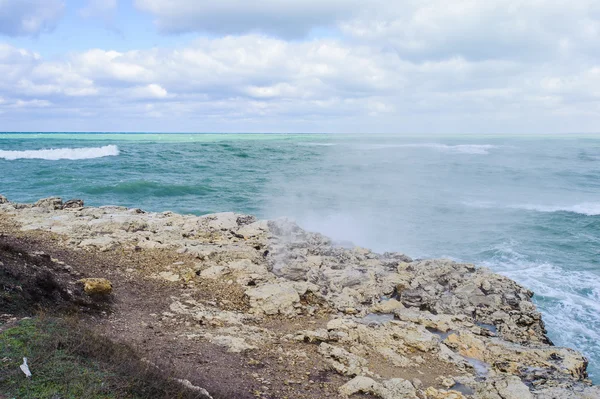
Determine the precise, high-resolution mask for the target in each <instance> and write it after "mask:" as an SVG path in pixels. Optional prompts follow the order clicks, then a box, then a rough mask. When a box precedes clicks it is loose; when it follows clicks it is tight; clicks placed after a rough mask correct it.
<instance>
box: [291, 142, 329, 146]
mask: <svg viewBox="0 0 600 399" xmlns="http://www.w3.org/2000/svg"><path fill="white" fill-rule="evenodd" d="M298 145H299V146H301V147H331V146H334V145H335V143H313V142H305V143H298Z"/></svg>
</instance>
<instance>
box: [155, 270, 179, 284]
mask: <svg viewBox="0 0 600 399" xmlns="http://www.w3.org/2000/svg"><path fill="white" fill-rule="evenodd" d="M158 276H159V277H160V278H161V279H163V280H166V281H170V282H172V283H174V282H176V281H179V274H175V273H173V272H160V273H158Z"/></svg>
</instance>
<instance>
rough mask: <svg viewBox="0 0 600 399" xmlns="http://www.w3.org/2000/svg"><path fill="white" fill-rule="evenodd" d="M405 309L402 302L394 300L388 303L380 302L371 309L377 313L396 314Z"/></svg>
mask: <svg viewBox="0 0 600 399" xmlns="http://www.w3.org/2000/svg"><path fill="white" fill-rule="evenodd" d="M399 309H404V305H403V304H402V302H399V301H397V300H396V299H394V298H392V299H389V300H387V301H383V302H379V303H377V304H375V305H373V307H372V308H371V310H372V311H373V312H375V313H394V312H395V311H396V310H399Z"/></svg>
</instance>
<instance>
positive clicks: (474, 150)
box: [366, 143, 497, 155]
mask: <svg viewBox="0 0 600 399" xmlns="http://www.w3.org/2000/svg"><path fill="white" fill-rule="evenodd" d="M496 147H497V146H495V145H491V144H457V145H448V144H441V143H411V144H373V145H369V146H367V147H366V148H368V149H374V150H377V149H386V148H427V149H432V150H436V151H440V152H447V153H454V154H477V155H487V154H489V150H491V149H492V148H496Z"/></svg>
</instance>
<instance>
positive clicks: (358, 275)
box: [0, 196, 600, 399]
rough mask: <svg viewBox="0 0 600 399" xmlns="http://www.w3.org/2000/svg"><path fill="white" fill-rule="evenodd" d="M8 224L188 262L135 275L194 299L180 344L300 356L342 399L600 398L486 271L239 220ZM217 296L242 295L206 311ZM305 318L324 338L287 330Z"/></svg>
mask: <svg viewBox="0 0 600 399" xmlns="http://www.w3.org/2000/svg"><path fill="white" fill-rule="evenodd" d="M0 215H1V216H2V217H10V218H12V219H13V220H14V221H15V223H17V224H18V225H19V226H20V229H21V230H22V231H35V230H40V231H44V232H51V233H56V234H59V235H61V236H64V237H65V245H66V246H68V247H69V248H71V249H73V250H78V251H94V252H102V251H113V250H123V251H171V252H173V253H177V254H181V255H183V256H185V257H186V259H187V260H186V261H185V262H180V263H178V264H173V265H171V266H169V267H168V268H161V269H157V268H153V267H151V265H149V267H148V269H147V270H135V271H131V272H132V273H139V274H140V275H142V276H144V278H149V279H156V280H159V281H163V282H164V283H165V284H172V285H175V286H181V287H185V289H186V291H185V292H183V291H182V293H181V295H179V296H174V297H171V298H170V303H171V304H170V306H169V308H168V309H165V311H164V313H163V315H162V316H161V317H162V318H163V319H164V320H168V321H169V323H172V324H173V325H177V326H181V327H178V328H179V330H177V334H180V335H181V336H183V337H186V338H187V339H189V340H192V341H193V340H204V341H208V342H211V343H214V344H216V345H220V346H223V347H225V348H227V350H228V351H229V352H232V353H252V352H253V351H258V352H260V351H267V350H272V348H279V349H281V346H283V345H286V346H291V347H293V348H295V349H294V350H295V351H297V353H303V354H304V353H307V354H305V355H303V356H308V357H310V356H313V357H315V359H317V360H318V363H320V364H326V365H327V366H328V367H329V368H330V369H332V370H335V371H336V372H337V373H339V374H340V375H343V376H345V377H346V378H347V382H346V384H343V385H341V386H340V387H339V393H340V395H342V396H350V395H353V394H355V393H366V394H370V395H374V396H377V397H380V398H384V399H395V398H429V399H434V398H466V397H472V398H479V399H484V398H489V399H497V398H498V399H500V398H502V399H523V398H535V399H545V398H595V397H600V396H599V395H600V394H599V392H598V388H597V387H594V386H591V384H590V383H589V381H588V380H586V377H587V375H586V367H587V359H586V358H585V357H584V356H582V355H581V354H580V353H578V352H576V351H574V350H571V349H568V348H559V347H555V346H552V344H551V342H550V341H549V340H548V338H547V337H546V331H545V329H544V324H543V321H542V318H541V315H540V313H539V312H538V311H537V310H536V308H535V306H534V305H533V303H532V302H531V297H532V295H533V293H532V292H531V291H529V290H527V289H525V288H523V287H521V286H520V285H518V284H516V283H515V282H514V281H512V280H510V279H508V278H506V277H503V276H500V275H497V274H494V273H493V272H491V271H490V270H488V269H485V268H478V267H476V266H474V265H471V264H462V263H456V262H453V261H450V260H444V259H434V260H420V261H413V260H412V259H410V258H409V257H408V256H406V255H403V254H401V253H385V254H377V253H373V252H371V251H370V250H368V249H364V248H359V247H356V248H352V249H347V248H340V247H337V246H336V245H334V243H332V241H331V240H330V239H328V238H327V237H324V236H322V235H320V234H317V233H311V232H307V231H304V230H302V229H301V228H300V227H298V226H297V225H296V224H294V223H293V222H291V221H289V220H275V221H261V220H256V218H254V217H253V216H248V215H239V214H235V213H220V214H214V215H206V216H201V217H198V216H191V215H179V214H175V213H172V212H162V213H150V212H144V211H141V210H139V209H127V208H123V207H114V206H109V207H100V208H91V207H83V202H70V203H69V202H68V203H66V204H64V205H63V202H62V200H61V199H60V198H48V199H42V200H40V201H38V202H36V203H35V204H34V205H33V206H30V205H23V204H14V203H10V202H8V200H6V199H5V198H4V197H2V196H0ZM215 287H216V288H215ZM208 289H213V290H220V291H218V292H227V293H229V294H227V295H221V296H217V297H216V299H211V300H201V299H198V298H200V297H202V293H203V292H205V291H206V290H208ZM232 293H239V295H238V294H235V295H234V294H232ZM194 295H196V297H195V296H194ZM298 318H303V320H314V323H316V322H317V321H319V325H311V324H306V325H305V326H304V327H303V328H301V329H296V330H294V331H290V330H289V329H286V327H285V326H286V320H295V319H298ZM303 348H304V349H306V350H304V349H303ZM417 377H418V378H417Z"/></svg>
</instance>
